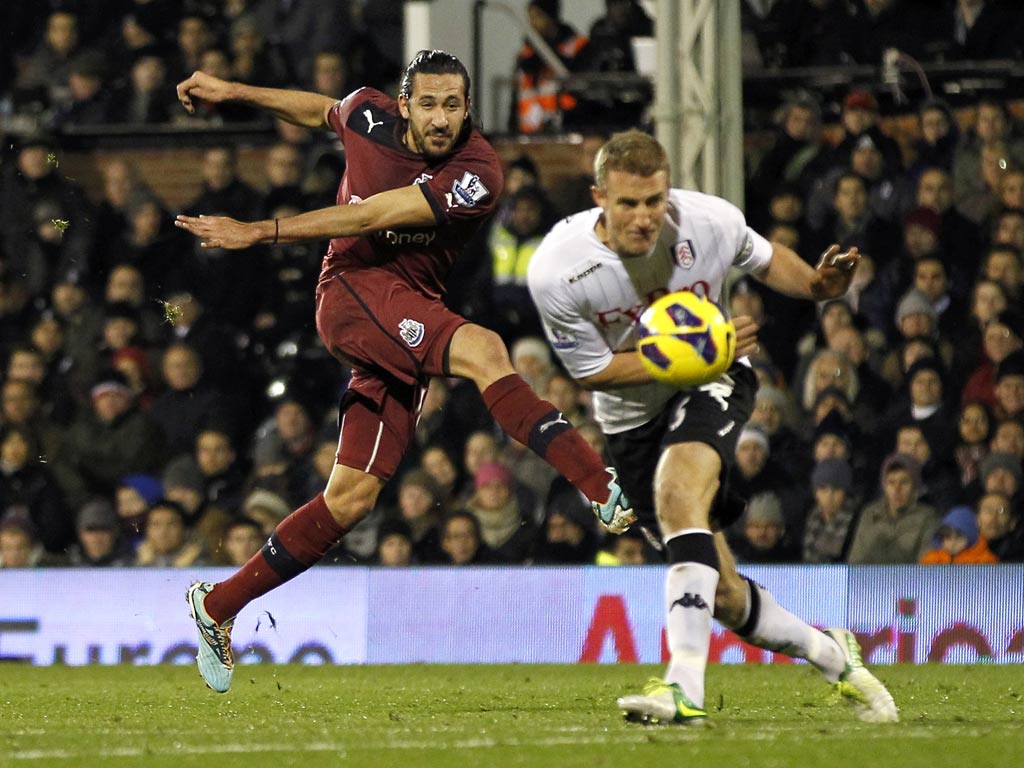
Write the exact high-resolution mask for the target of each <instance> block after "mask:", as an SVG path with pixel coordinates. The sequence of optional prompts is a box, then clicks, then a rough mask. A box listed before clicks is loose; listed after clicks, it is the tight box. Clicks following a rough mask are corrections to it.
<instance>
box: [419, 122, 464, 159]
mask: <svg viewBox="0 0 1024 768" xmlns="http://www.w3.org/2000/svg"><path fill="white" fill-rule="evenodd" d="M411 133H412V142H413V144H415V145H416V150H417V151H418V152H419V153H420V154H421V155H423V156H424V157H427V158H431V159H436V158H439V157H444V156H445V155H447V154H450V153H451V151H452V148H453V147H454V146H455V136H454V135H453V134H452V133H451V131H449V130H445V131H437V130H435V129H431V130H429V131H426V132H423V131H419V130H417V128H416V126H415V125H412V126H411ZM438 136H443V137H444V138H445V139H447V140H446V141H445V142H444V145H443V146H442V147H441V148H440V149H438V148H437V144H435V143H434V141H432V139H433V138H434V137H438Z"/></svg>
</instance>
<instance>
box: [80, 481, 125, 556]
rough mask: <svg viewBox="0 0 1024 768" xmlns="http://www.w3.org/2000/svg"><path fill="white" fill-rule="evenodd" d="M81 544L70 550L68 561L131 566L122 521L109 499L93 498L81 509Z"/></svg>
mask: <svg viewBox="0 0 1024 768" xmlns="http://www.w3.org/2000/svg"><path fill="white" fill-rule="evenodd" d="M77 529H78V543H77V544H74V545H72V546H71V548H70V550H69V551H68V563H69V564H70V565H73V566H79V567H83V566H84V567H92V568H94V567H108V566H122V565H131V557H130V556H129V555H127V554H126V553H125V552H124V550H123V548H122V546H121V543H122V538H121V522H120V519H119V518H118V515H117V512H116V511H115V510H114V507H113V505H112V504H111V503H110V502H109V501H107V500H106V499H99V498H97V499H92V500H90V501H88V502H86V503H85V504H84V505H83V506H82V508H81V509H79V510H78V520H77Z"/></svg>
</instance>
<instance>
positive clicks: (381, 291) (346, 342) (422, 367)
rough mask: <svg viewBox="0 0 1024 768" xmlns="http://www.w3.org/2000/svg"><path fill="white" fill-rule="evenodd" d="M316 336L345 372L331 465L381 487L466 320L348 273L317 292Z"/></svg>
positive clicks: (370, 273)
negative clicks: (349, 377) (348, 369)
mask: <svg viewBox="0 0 1024 768" xmlns="http://www.w3.org/2000/svg"><path fill="white" fill-rule="evenodd" d="M316 299H317V304H316V326H317V332H318V333H319V334H320V338H321V340H322V341H323V343H324V345H325V346H326V347H327V349H328V351H330V353H331V354H332V355H334V356H335V357H337V358H338V359H339V360H342V361H343V362H345V363H346V364H347V365H350V366H352V368H353V375H352V381H351V382H350V384H349V388H348V391H347V392H346V393H345V396H344V397H343V398H342V402H341V406H340V411H339V421H340V426H341V435H340V437H339V441H338V455H337V462H338V463H339V464H343V465H345V466H347V467H354V468H355V469H358V470H360V471H362V472H367V473H369V474H371V475H374V476H375V477H379V478H381V479H384V480H387V479H388V478H390V477H391V476H392V475H393V474H394V472H395V469H396V468H397V467H398V464H399V462H400V461H401V460H402V456H403V455H404V454H405V451H406V448H408V446H409V443H410V441H411V440H412V436H413V432H414V431H415V429H416V421H417V419H418V417H419V410H420V406H421V405H422V403H423V393H424V390H425V388H426V385H427V383H428V381H429V379H430V377H431V376H442V375H445V374H446V370H445V369H446V365H445V363H446V357H447V353H448V344H449V342H451V339H452V336H453V335H454V334H455V331H456V330H457V329H458V328H459V327H460V326H461V325H463V324H464V323H465V322H466V319H465V318H463V317H460V316H459V315H457V314H455V313H454V312H452V311H451V310H449V309H448V308H447V307H445V306H444V304H443V303H442V302H441V301H440V300H439V299H431V298H429V297H427V296H424V295H423V294H421V293H419V292H418V291H416V290H415V289H413V288H412V287H411V286H409V285H408V284H407V283H405V282H404V281H402V280H401V279H399V278H398V277H396V276H395V275H393V274H390V273H387V272H383V271H380V270H374V269H367V270H355V271H351V272H346V273H344V274H341V275H338V276H336V277H334V278H332V279H330V280H327V281H325V282H324V283H321V284H320V285H319V286H318V287H317V296H316Z"/></svg>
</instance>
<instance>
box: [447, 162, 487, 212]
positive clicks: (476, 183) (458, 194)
mask: <svg viewBox="0 0 1024 768" xmlns="http://www.w3.org/2000/svg"><path fill="white" fill-rule="evenodd" d="M489 194H491V191H490V190H489V189H487V187H485V186H484V183H483V182H482V181H480V177H479V176H477V175H476V174H475V173H470V172H469V171H466V172H465V173H464V174H462V179H461V180H460V181H456V182H455V183H453V184H452V191H451V194H450V195H446V197H447V198H448V207H449V208H455V207H457V206H460V205H461V206H462V207H463V208H474V207H476V204H477V203H479V202H480V201H481V200H483V199H484V198H485V197H487V196H488V195H489Z"/></svg>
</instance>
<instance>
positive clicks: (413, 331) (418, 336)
mask: <svg viewBox="0 0 1024 768" xmlns="http://www.w3.org/2000/svg"><path fill="white" fill-rule="evenodd" d="M398 333H399V335H400V336H401V337H402V340H403V341H405V343H406V344H408V345H409V346H410V347H418V346H419V345H420V342H422V341H423V323H421V322H420V321H419V320H412V319H410V318H408V317H407V318H405V319H403V320H402V322H400V323H399V324H398Z"/></svg>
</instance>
